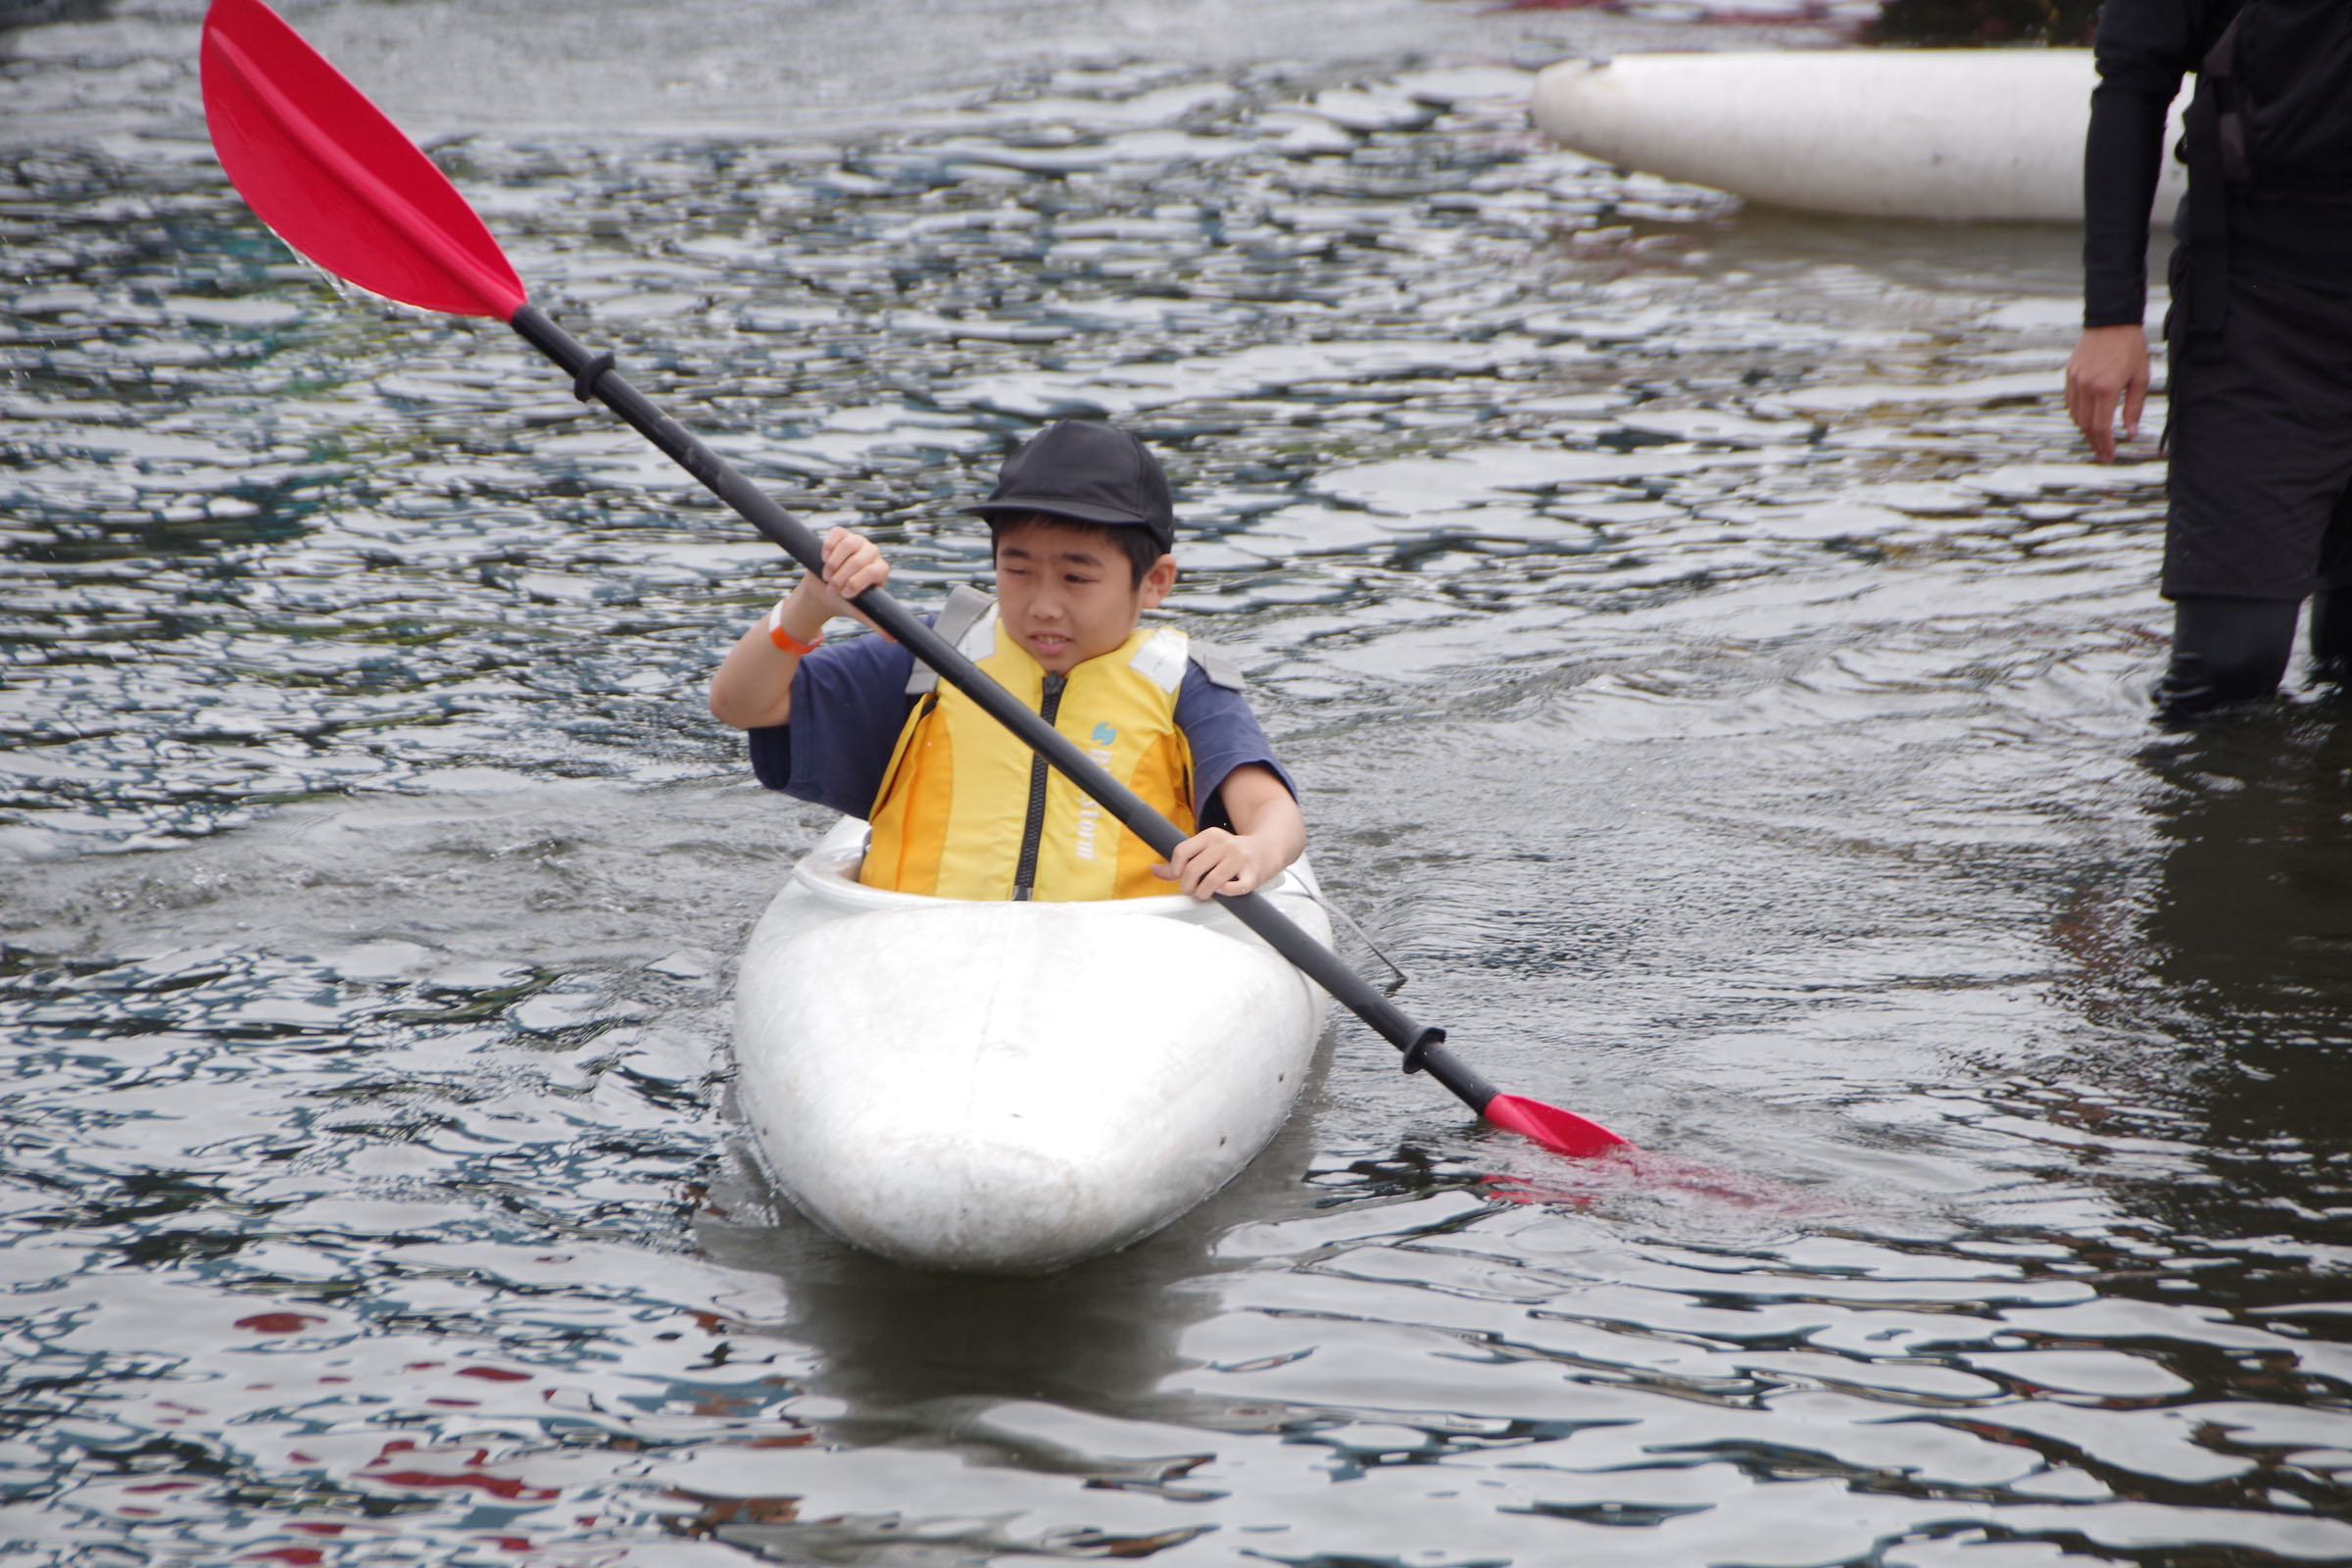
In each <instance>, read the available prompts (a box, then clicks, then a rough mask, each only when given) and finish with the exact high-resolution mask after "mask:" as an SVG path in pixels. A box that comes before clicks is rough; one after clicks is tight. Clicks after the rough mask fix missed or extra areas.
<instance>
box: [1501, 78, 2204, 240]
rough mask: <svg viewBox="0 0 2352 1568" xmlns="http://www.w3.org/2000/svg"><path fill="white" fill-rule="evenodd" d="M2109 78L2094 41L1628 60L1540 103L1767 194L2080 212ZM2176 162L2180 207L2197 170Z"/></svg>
mask: <svg viewBox="0 0 2352 1568" xmlns="http://www.w3.org/2000/svg"><path fill="white" fill-rule="evenodd" d="M2096 81H2097V73H2096V72H2095V71H2094V69H2093V67H2092V64H2091V56H2090V51H2089V50H2087V49H1809V50H1789V51H1787V52H1783V53H1747V52H1725V53H1713V54H1654V55H1623V56H1620V57H1618V58H1617V59H1615V60H1610V61H1604V62H1600V63H1593V62H1589V61H1581V60H1571V61H1564V62H1562V63H1561V64H1559V65H1555V66H1551V67H1548V68H1547V69H1545V70H1544V72H1542V73H1540V74H1538V76H1537V77H1536V85H1535V89H1534V94H1533V100H1532V102H1531V104H1530V109H1531V112H1532V113H1533V115H1534V117H1535V122H1536V124H1537V125H1538V126H1539V127H1541V128H1542V129H1543V130H1544V133H1545V134H1546V135H1548V136H1550V137H1551V138H1552V139H1553V140H1555V141H1557V142H1559V143H1561V144H1562V145H1563V146H1566V147H1569V148H1572V149H1574V150H1575V151H1577V152H1580V153H1583V154H1585V155H1586V156H1587V157H1590V158H1597V159H1600V160H1603V161H1604V162H1607V163H1611V164H1616V165H1620V166H1622V167H1624V168H1628V169H1634V170H1639V171H1641V172H1643V173H1646V174H1656V175H1659V176H1661V177H1663V178H1666V179H1673V180H1680V181H1682V182H1683V183H1685V184H1691V185H1705V186H1708V187H1710V188H1712V189H1715V190H1722V191H1729V192H1731V193H1732V194H1733V195H1735V196H1740V197H1744V198H1745V199H1747V200H1749V201H1753V202H1762V203H1765V204H1767V205H1770V206H1775V207H1792V208H1797V209H1799V210H1802V211H1807V212H1816V213H1845V214H1852V215H1857V216H1861V217H1868V218H1926V219H1945V220H1968V219H1974V220H2009V221H2040V222H2081V221H2082V136H2083V132H2084V130H2085V129H2086V128H2087V127H2088V125H2089V123H2090V90H2091V87H2092V86H2093V84H2094V83H2095V82H2096ZM2185 101H2186V100H2185V97H2184V98H2183V99H2182V100H2181V102H2180V103H2176V104H2175V105H2174V106H2173V120H2172V124H2171V127H2170V129H2169V130H2168V132H2167V135H2166V139H2165V146H2166V147H2167V148H2168V149H2170V148H2171V147H2172V146H2173V145H2174V144H2175V143H2176V142H2177V141H2178V140H2179V139H2180V110H2181V107H2182V105H2183V104H2184V103H2185ZM2164 171H2165V172H2164V178H2163V181H2162V183H2161V184H2160V185H2159V187H2158V190H2157V193H2156V208H2155V210H2156V212H2157V213H2158V214H2159V215H2161V216H2169V215H2170V214H2171V212H2172V209H2173V204H2174V203H2176V202H2178V201H2179V200H2180V192H2181V189H2182V180H2183V177H2184V176H2183V174H2182V172H2181V169H2180V164H2179V163H2178V162H2177V161H2176V160H2174V159H2173V158H2171V157H2169V156H2168V157H2167V158H2166V159H2165V161H2164Z"/></svg>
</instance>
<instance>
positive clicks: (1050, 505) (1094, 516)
mask: <svg viewBox="0 0 2352 1568" xmlns="http://www.w3.org/2000/svg"><path fill="white" fill-rule="evenodd" d="M963 510H964V511H966V512H968V513H970V514H972V515H974V516H978V517H985V516H987V515H989V514H990V513H992V512H1042V513H1044V514H1045V515H1047V516H1049V517H1075V518H1076V519H1077V520H1078V521H1080V522H1102V523H1108V524H1111V525H1112V526H1114V527H1128V528H1152V529H1153V531H1154V532H1157V531H1158V530H1157V529H1156V528H1154V527H1153V525H1152V523H1151V522H1149V521H1147V520H1145V519H1144V518H1142V517H1139V516H1137V515H1135V514H1134V513H1132V512H1121V511H1119V510H1118V509H1117V508H1116V507H1090V506H1088V505H1087V504H1086V503H1084V502H1072V501H1024V500H1022V499H1021V498H1020V497H1019V496H1009V497H1001V498H995V499H991V500H988V501H982V502H979V503H977V504H976V505H973V506H969V507H966V508H964V509H963Z"/></svg>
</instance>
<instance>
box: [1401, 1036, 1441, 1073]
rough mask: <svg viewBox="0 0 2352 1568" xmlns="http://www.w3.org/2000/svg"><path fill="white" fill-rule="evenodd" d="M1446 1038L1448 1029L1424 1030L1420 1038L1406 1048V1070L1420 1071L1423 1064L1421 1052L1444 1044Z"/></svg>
mask: <svg viewBox="0 0 2352 1568" xmlns="http://www.w3.org/2000/svg"><path fill="white" fill-rule="evenodd" d="M1445 1039H1446V1031H1445V1030H1443V1029H1425V1030H1423V1031H1422V1033H1421V1038H1420V1039H1418V1040H1416V1041H1414V1042H1413V1043H1412V1044H1411V1045H1409V1046H1407V1047H1405V1048H1404V1070H1405V1071H1406V1072H1419V1071H1420V1070H1421V1066H1422V1062H1421V1054H1422V1053H1423V1052H1425V1051H1427V1050H1428V1049H1429V1048H1430V1047H1432V1046H1435V1045H1441V1044H1443V1043H1444V1042H1445Z"/></svg>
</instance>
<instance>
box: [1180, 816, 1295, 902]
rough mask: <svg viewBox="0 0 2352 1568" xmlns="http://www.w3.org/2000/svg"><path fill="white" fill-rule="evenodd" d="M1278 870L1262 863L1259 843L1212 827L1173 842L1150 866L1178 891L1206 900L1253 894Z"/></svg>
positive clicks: (1276, 867) (1279, 868) (1278, 868)
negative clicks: (1172, 848) (1223, 895)
mask: <svg viewBox="0 0 2352 1568" xmlns="http://www.w3.org/2000/svg"><path fill="white" fill-rule="evenodd" d="M1281 869H1282V868H1281V867H1280V866H1279V865H1277V866H1271V867H1269V866H1267V865H1266V864H1265V863H1264V858H1263V855H1262V852H1261V850H1260V848H1259V846H1257V845H1254V844H1252V843H1251V842H1250V840H1248V839H1246V838H1241V837H1237V836H1236V835H1234V834H1232V833H1228V832H1226V831H1225V829H1223V828H1221V827H1212V828H1209V829H1208V830H1206V831H1205V832H1201V833H1196V834H1194V835H1193V836H1192V837H1191V838H1189V839H1186V840H1185V841H1184V842H1183V843H1182V844H1179V845H1177V846H1176V849H1175V852H1174V853H1173V854H1171V855H1170V856H1169V857H1168V858H1167V859H1166V860H1164V861H1162V862H1161V863H1160V864H1158V865H1155V866H1153V867H1152V875H1153V876H1155V877H1158V878H1159V879H1160V880H1161V881H1163V882H1173V883H1175V884H1176V886H1177V889H1178V891H1180V892H1184V893H1189V894H1191V895H1192V896H1193V897H1194V898H1196V899H1208V898H1212V897H1214V896H1215V895H1217V894H1219V893H1230V894H1243V893H1254V892H1256V891H1257V888H1258V885H1259V884H1260V883H1263V882H1265V881H1266V880H1267V879H1268V878H1269V877H1271V876H1272V875H1273V873H1274V872H1276V871H1279V870H1281Z"/></svg>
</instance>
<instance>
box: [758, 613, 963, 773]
mask: <svg viewBox="0 0 2352 1568" xmlns="http://www.w3.org/2000/svg"><path fill="white" fill-rule="evenodd" d="M930 618H931V617H930V616H927V615H926V616H925V617H924V619H925V620H929V619H930ZM913 669H914V656H913V655H912V654H909V653H908V652H907V650H906V649H904V648H902V647H900V646H899V645H898V644H897V643H894V642H892V641H891V640H890V639H889V638H887V637H878V636H871V635H868V636H864V637H850V638H844V639H843V640H842V641H840V642H837V643H836V642H828V643H826V644H825V646H824V647H822V648H820V649H818V650H817V651H816V652H815V653H813V654H810V655H809V657H808V658H806V659H804V660H802V661H801V664H800V667H799V668H798V669H796V670H794V671H793V675H792V719H791V721H790V722H789V723H784V724H775V725H770V726H769V727H767V728H765V729H755V730H747V731H745V732H744V739H745V740H746V742H747V743H748V744H749V745H750V747H751V753H752V771H753V773H754V774H756V775H757V776H758V778H759V780H760V783H761V784H764V785H765V786H767V787H768V788H769V789H771V790H781V791H782V792H783V793H784V794H786V795H790V796H793V797H795V798H797V799H799V800H804V801H813V802H815V803H816V804H817V805H819V806H829V807H831V808H832V809H834V810H836V811H840V812H843V813H844V814H846V815H849V816H859V817H861V816H863V815H865V813H866V812H867V811H869V810H871V809H873V805H874V794H875V792H876V791H878V790H880V789H881V788H882V773H883V770H884V769H885V768H887V767H889V765H890V753H891V748H892V747H894V746H896V745H897V744H898V739H899V731H900V730H901V729H902V728H903V727H905V725H906V722H907V675H908V674H910V673H911V672H912V671H913Z"/></svg>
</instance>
